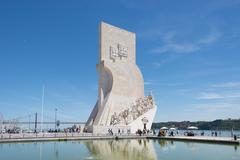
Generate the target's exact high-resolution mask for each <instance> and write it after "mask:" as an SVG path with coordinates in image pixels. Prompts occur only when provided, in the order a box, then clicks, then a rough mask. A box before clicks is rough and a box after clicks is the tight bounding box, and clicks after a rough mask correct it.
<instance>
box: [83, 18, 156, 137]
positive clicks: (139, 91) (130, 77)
mask: <svg viewBox="0 0 240 160" xmlns="http://www.w3.org/2000/svg"><path fill="white" fill-rule="evenodd" d="M97 70H98V73H99V82H98V83H99V84H98V87H99V88H98V101H97V103H96V105H95V106H94V108H93V111H92V113H91V115H90V117H89V119H88V121H87V124H86V130H87V131H88V132H94V133H104V132H108V129H113V131H114V132H116V131H118V130H119V129H120V128H121V131H122V132H131V133H134V132H136V130H137V129H141V130H142V129H143V128H144V123H145V124H146V126H145V128H146V129H150V128H151V125H152V121H153V118H154V115H155V112H156V105H155V103H154V99H153V97H152V95H149V96H146V97H144V80H143V76H142V74H141V71H140V70H139V68H138V66H137V65H136V35H135V33H132V32H129V31H126V30H123V29H120V28H117V27H114V26H112V25H109V24H106V23H103V22H102V23H101V25H100V51H99V64H97Z"/></svg>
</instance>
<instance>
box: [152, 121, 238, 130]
mask: <svg viewBox="0 0 240 160" xmlns="http://www.w3.org/2000/svg"><path fill="white" fill-rule="evenodd" d="M189 126H196V127H198V129H199V130H221V131H224V130H225V131H231V130H232V129H233V130H240V119H225V120H223V119H217V120H214V121H195V122H190V121H181V122H176V121H169V122H154V123H153V124H152V129H159V128H161V127H169V128H171V127H175V128H178V129H179V130H186V129H187V128H188V127H189Z"/></svg>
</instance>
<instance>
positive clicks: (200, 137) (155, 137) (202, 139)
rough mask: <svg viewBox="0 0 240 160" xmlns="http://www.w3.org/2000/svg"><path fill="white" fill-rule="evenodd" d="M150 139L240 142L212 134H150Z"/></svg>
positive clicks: (223, 142)
mask: <svg viewBox="0 0 240 160" xmlns="http://www.w3.org/2000/svg"><path fill="white" fill-rule="evenodd" d="M147 138H149V139H160V140H172V141H191V142H205V143H222V144H237V145H239V144H240V140H239V139H238V140H234V139H233V138H232V137H211V136H192V137H188V136H165V137H157V136H148V137H147Z"/></svg>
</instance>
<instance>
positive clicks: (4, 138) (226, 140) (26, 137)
mask: <svg viewBox="0 0 240 160" xmlns="http://www.w3.org/2000/svg"><path fill="white" fill-rule="evenodd" d="M110 139H112V140H113V139H154V140H171V141H190V142H201V143H218V144H220V143H221V144H234V145H239V144H240V140H239V139H238V140H234V139H233V138H232V137H210V136H193V137H187V136H165V137H158V136H154V135H143V136H139V135H135V134H131V135H127V134H125V135H99V134H95V135H94V134H79V133H74V134H73V133H71V134H63V133H62V134H61V133H60V134H59V133H58V134H55V133H51V134H12V135H10V134H4V135H1V137H0V143H20V142H44V141H74V140H110Z"/></svg>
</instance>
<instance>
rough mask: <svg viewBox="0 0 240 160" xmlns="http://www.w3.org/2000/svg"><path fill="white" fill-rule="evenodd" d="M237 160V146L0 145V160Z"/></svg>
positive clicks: (144, 142) (126, 143) (141, 143)
mask: <svg viewBox="0 0 240 160" xmlns="http://www.w3.org/2000/svg"><path fill="white" fill-rule="evenodd" d="M17 159H21V160H87V159H88V160H89V159H98V160H193V159H194V160H239V159H240V146H239V145H219V144H207V143H195V142H194V143H193V142H180V141H166V140H148V139H142V140H84V141H83V140H82V141H66V142H64V141H62V142H35V143H34V142H33V143H5V144H0V160H17Z"/></svg>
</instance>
